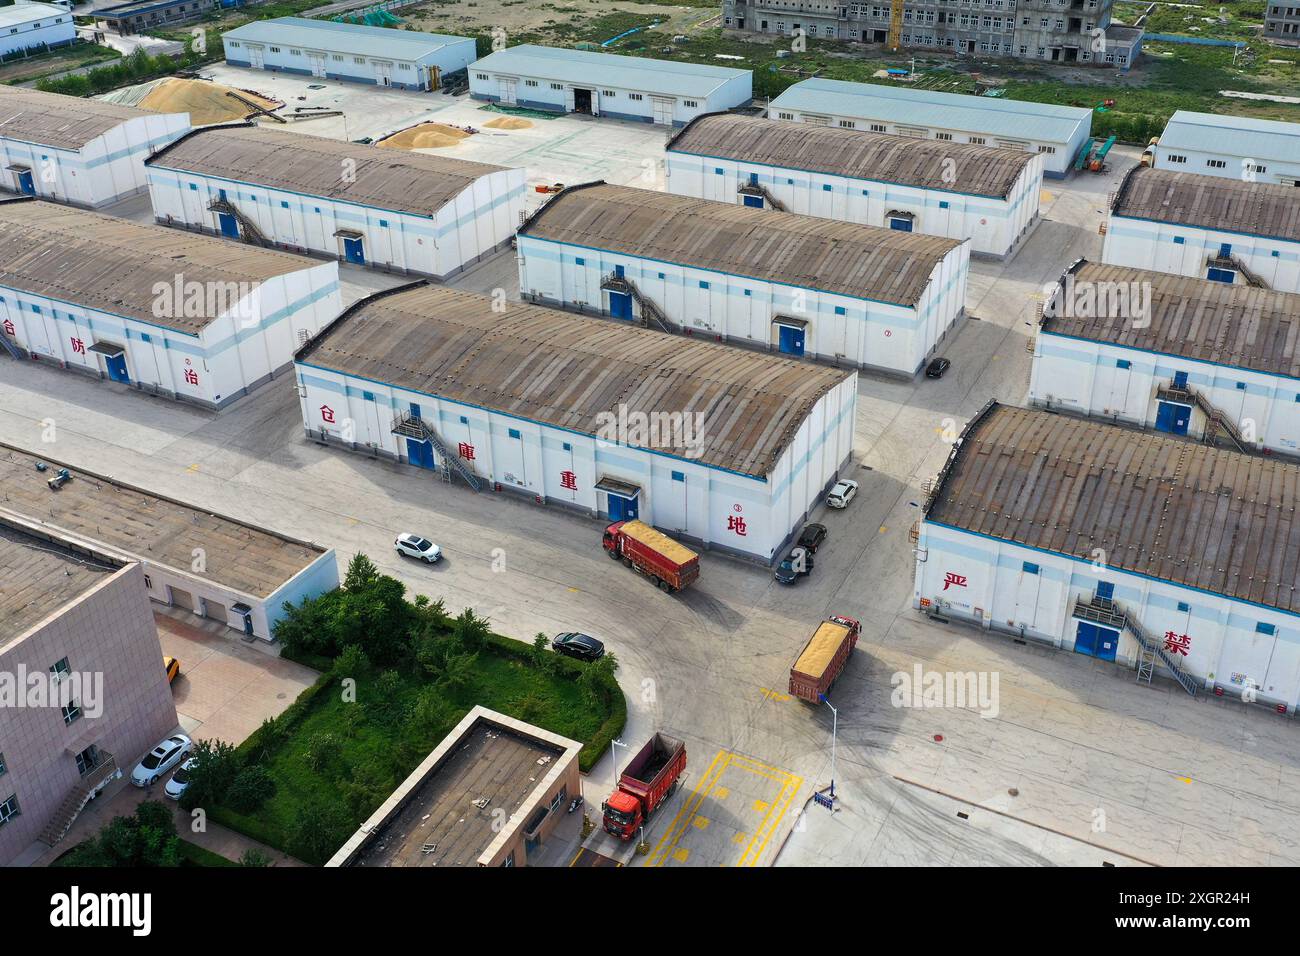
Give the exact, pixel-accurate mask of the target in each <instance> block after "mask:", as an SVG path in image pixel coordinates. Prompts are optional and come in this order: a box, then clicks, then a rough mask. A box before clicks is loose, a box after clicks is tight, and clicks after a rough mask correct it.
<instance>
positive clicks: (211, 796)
mask: <svg viewBox="0 0 1300 956" xmlns="http://www.w3.org/2000/svg"><path fill="white" fill-rule="evenodd" d="M189 759H190V760H192V761H194V765H193V766H192V767H191V768H190V770H189V771H188V773H189V783H188V784H187V785H186V787H185V792H184V793H182V794H181V798H180V801H179V802H180V805H181V807H182V808H183V809H185V810H193V809H194V808H196V807H214V806H216V805H217V804H219V803H221V802H222V801H224V800H225V799H226V793H227V792H228V791H229V790H230V785H231V784H232V783H234V781H235V776H236V774H238V773H239V767H240V758H239V754H238V753H237V752H236V751H235V748H234V747H233V746H231V745H230V744H228V743H225V742H224V741H221V740H218V741H211V740H200V741H198V742H197V743H196V744H195V745H194V749H193V750H191V751H190V756H189Z"/></svg>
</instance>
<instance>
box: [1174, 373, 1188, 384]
mask: <svg viewBox="0 0 1300 956" xmlns="http://www.w3.org/2000/svg"><path fill="white" fill-rule="evenodd" d="M1186 387H1187V373H1186V372H1174V388H1186Z"/></svg>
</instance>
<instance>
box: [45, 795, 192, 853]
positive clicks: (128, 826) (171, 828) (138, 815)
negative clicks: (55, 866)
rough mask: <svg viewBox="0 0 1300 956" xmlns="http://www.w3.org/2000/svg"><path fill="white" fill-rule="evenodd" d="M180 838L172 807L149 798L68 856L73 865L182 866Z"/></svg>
mask: <svg viewBox="0 0 1300 956" xmlns="http://www.w3.org/2000/svg"><path fill="white" fill-rule="evenodd" d="M180 859H181V856H180V840H179V838H178V837H177V836H176V823H175V820H174V819H173V817H172V810H171V808H170V807H168V806H166V805H165V804H163V803H162V802H161V801H158V800H146V801H144V802H143V803H141V804H140V805H139V806H137V807H136V808H135V813H134V815H132V816H129V817H114V818H113V819H112V820H111V821H109V823H108V825H107V826H105V827H104V828H103V829H102V830H100V831H99V835H98V836H96V837H95V838H93V839H92V840H88V841H86V842H85V843H83V844H81V845H80V846H79V847H77V848H76V849H75V850H73V851H72V853H70V854H69V855H68V858H67V862H68V864H69V865H72V866H90V867H150V868H157V867H174V866H179V865H180Z"/></svg>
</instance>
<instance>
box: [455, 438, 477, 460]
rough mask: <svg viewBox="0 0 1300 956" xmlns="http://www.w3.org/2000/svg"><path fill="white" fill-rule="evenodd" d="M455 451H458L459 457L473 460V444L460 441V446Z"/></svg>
mask: <svg viewBox="0 0 1300 956" xmlns="http://www.w3.org/2000/svg"><path fill="white" fill-rule="evenodd" d="M457 451H459V452H460V457H461V458H464V459H465V460H466V461H473V460H474V446H473V445H470V444H466V443H465V442H461V443H460V448H458V449H457Z"/></svg>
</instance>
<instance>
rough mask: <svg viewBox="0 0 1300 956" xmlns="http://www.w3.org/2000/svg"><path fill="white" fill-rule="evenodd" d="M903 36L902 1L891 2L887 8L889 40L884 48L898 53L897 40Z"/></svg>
mask: <svg viewBox="0 0 1300 956" xmlns="http://www.w3.org/2000/svg"><path fill="white" fill-rule="evenodd" d="M902 35H903V0H891V5H890V8H889V39H888V41H887V42H886V44H885V45H886V46H887V47H889V49H890V50H892V51H894V52H897V51H898V40H899V37H901V36H902Z"/></svg>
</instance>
